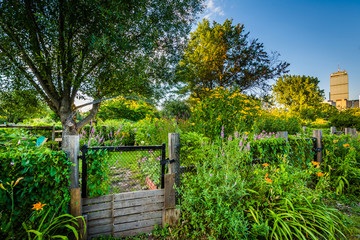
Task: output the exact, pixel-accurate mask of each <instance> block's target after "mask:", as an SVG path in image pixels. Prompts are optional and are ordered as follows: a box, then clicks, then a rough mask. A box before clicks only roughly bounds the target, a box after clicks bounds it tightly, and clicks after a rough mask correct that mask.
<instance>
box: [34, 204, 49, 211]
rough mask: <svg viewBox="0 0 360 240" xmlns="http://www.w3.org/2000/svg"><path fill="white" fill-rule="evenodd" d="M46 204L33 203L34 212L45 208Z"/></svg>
mask: <svg viewBox="0 0 360 240" xmlns="http://www.w3.org/2000/svg"><path fill="white" fill-rule="evenodd" d="M45 205H46V204H41V202H38V203H35V204H33V208H32V209H34V210H36V211H38V210H43V207H44V206H45Z"/></svg>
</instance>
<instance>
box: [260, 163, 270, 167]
mask: <svg viewBox="0 0 360 240" xmlns="http://www.w3.org/2000/svg"><path fill="white" fill-rule="evenodd" d="M261 165H263V166H264V167H268V166H270V165H269V164H268V163H263V164H261Z"/></svg>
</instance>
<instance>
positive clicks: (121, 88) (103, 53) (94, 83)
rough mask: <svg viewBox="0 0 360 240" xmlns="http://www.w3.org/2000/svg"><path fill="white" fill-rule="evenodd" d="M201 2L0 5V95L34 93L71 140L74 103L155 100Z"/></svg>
mask: <svg viewBox="0 0 360 240" xmlns="http://www.w3.org/2000/svg"><path fill="white" fill-rule="evenodd" d="M201 8H202V0H183V1H163V0H93V1H87V0H7V1H0V88H2V90H4V89H6V88H14V87H17V88H24V89H28V88H31V89H35V90H36V91H37V92H38V93H39V95H40V96H41V98H42V99H43V100H44V101H45V102H46V103H47V104H48V105H49V107H50V108H51V109H52V110H53V111H54V112H55V113H56V114H57V115H58V116H59V117H60V119H61V123H62V125H63V127H64V134H65V135H67V134H76V133H77V132H78V131H79V129H80V128H81V127H82V126H83V125H84V124H86V123H87V122H88V121H89V120H90V119H91V118H93V117H94V115H96V113H97V111H98V109H99V106H100V103H99V102H97V103H95V104H94V105H93V108H92V111H91V113H90V114H89V115H88V117H86V118H84V119H83V120H82V121H79V122H77V121H76V120H75V119H74V117H73V116H74V115H75V110H76V106H75V105H74V101H75V99H76V98H81V97H92V98H94V99H101V98H104V97H106V96H111V95H115V94H132V93H138V94H143V95H151V94H154V93H155V92H156V91H155V90H156V89H157V88H158V87H159V86H164V84H165V83H166V82H165V81H163V79H166V77H164V75H166V74H167V73H168V69H169V68H170V67H171V66H173V63H174V61H176V60H177V59H176V56H177V55H178V53H179V50H181V46H182V44H183V43H184V37H185V36H186V35H187V34H188V32H189V31H190V23H191V22H192V21H193V20H194V18H195V16H196V13H197V12H198V11H200V10H201Z"/></svg>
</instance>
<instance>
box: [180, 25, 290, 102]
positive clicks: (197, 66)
mask: <svg viewBox="0 0 360 240" xmlns="http://www.w3.org/2000/svg"><path fill="white" fill-rule="evenodd" d="M277 56H278V54H276V53H274V54H268V53H267V52H266V51H265V50H264V46H263V44H262V43H259V42H258V40H257V39H254V40H250V39H249V33H248V32H245V30H244V25H242V24H237V25H233V23H232V20H225V22H224V23H223V24H219V23H217V22H215V21H214V22H213V26H210V23H209V21H208V20H206V19H204V20H203V22H201V23H199V25H198V27H197V29H196V30H195V31H194V32H192V33H191V39H190V41H189V43H188V45H187V47H186V49H185V53H184V54H183V56H182V59H181V61H180V63H179V66H178V71H177V78H178V79H179V80H180V81H183V82H185V83H186V87H185V88H184V89H183V91H185V92H186V91H190V92H191V93H193V95H194V97H197V98H202V97H203V96H204V95H205V94H206V90H205V89H206V88H208V89H214V88H216V87H225V88H227V87H237V88H239V89H240V90H251V89H254V88H260V89H262V90H267V89H268V88H269V85H268V80H269V79H273V78H275V77H279V76H280V75H281V74H283V73H286V72H287V70H286V68H287V67H288V66H289V64H288V63H286V62H282V61H277Z"/></svg>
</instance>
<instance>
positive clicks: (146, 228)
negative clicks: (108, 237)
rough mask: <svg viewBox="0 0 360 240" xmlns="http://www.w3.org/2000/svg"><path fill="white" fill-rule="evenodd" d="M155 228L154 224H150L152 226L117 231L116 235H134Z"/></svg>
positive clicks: (118, 236) (148, 231)
mask: <svg viewBox="0 0 360 240" xmlns="http://www.w3.org/2000/svg"><path fill="white" fill-rule="evenodd" d="M153 229H154V226H150V227H144V228H138V229H133V230H129V231H122V232H116V233H114V237H117V238H120V237H132V236H135V235H138V234H140V233H150V232H151V231H152V230H153Z"/></svg>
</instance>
